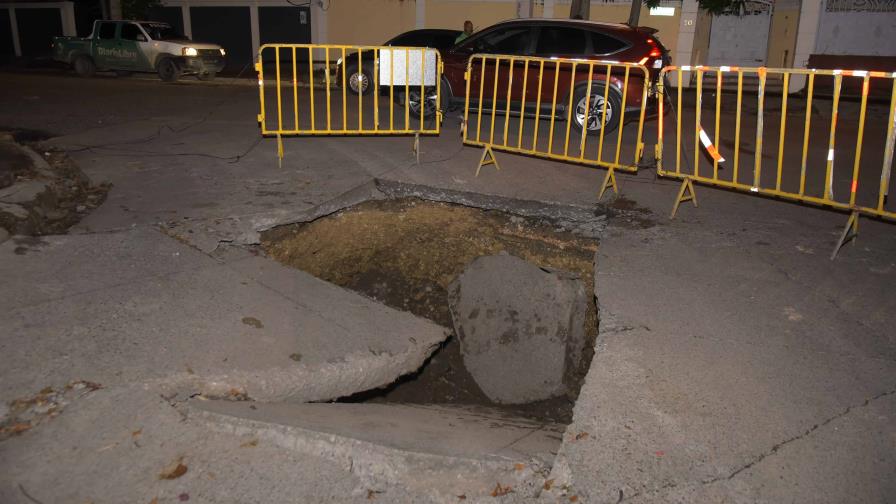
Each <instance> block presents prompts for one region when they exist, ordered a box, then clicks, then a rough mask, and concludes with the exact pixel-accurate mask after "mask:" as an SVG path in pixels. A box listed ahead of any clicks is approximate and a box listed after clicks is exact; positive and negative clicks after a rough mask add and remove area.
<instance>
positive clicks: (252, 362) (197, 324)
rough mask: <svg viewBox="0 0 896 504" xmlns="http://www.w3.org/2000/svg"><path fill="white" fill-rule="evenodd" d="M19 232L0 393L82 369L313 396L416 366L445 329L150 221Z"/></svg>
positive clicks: (182, 389)
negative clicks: (269, 276)
mask: <svg viewBox="0 0 896 504" xmlns="http://www.w3.org/2000/svg"><path fill="white" fill-rule="evenodd" d="M19 241H20V242H21V243H16V240H12V241H10V242H7V243H4V244H2V245H0V256H2V257H4V260H3V261H0V277H2V278H5V279H8V281H7V283H6V284H5V286H7V287H8V288H7V289H3V290H2V291H0V306H2V308H0V320H3V326H4V330H3V331H2V334H3V335H4V336H3V338H2V339H0V350H2V351H0V354H2V355H0V369H3V370H4V373H3V374H4V377H3V380H2V386H0V399H12V398H14V397H16V396H17V395H20V394H21V391H23V390H31V389H32V388H33V387H34V384H35V383H47V382H50V383H58V382H67V381H68V380H70V379H72V378H73V377H81V378H83V379H87V380H91V381H97V382H100V383H112V384H115V383H123V382H131V381H152V382H155V383H160V384H162V385H164V386H165V387H166V388H167V389H170V392H171V393H184V394H187V395H189V394H191V393H197V392H202V393H205V394H207V395H212V396H216V395H217V396H220V395H225V396H226V395H229V394H234V393H235V394H237V395H239V396H244V395H248V396H250V397H253V398H258V399H268V400H273V399H285V398H291V399H294V400H301V401H312V400H324V399H330V398H335V397H340V396H344V395H350V394H352V393H355V392H358V391H361V390H369V389H373V388H377V387H381V386H384V385H386V384H388V383H391V382H392V381H394V380H395V379H396V378H398V377H399V376H400V375H402V374H406V373H410V372H412V371H415V370H416V369H418V368H419V366H420V365H421V364H422V363H423V362H424V360H425V359H426V358H427V357H428V356H429V355H430V353H431V352H432V351H433V350H434V349H435V348H436V347H437V346H438V344H439V343H440V342H441V341H443V340H444V339H445V338H446V336H447V331H446V329H444V328H442V327H439V326H437V325H435V324H432V323H431V322H428V321H426V320H423V319H420V318H417V317H414V316H412V315H410V314H407V313H402V312H398V311H396V310H393V309H390V308H387V307H385V306H383V305H380V304H378V303H376V302H373V301H371V300H368V299H366V298H363V297H362V296H359V295H357V294H354V293H352V292H349V291H346V290H344V289H341V288H339V287H336V286H333V285H331V284H328V283H326V282H323V281H321V280H319V279H317V278H314V277H311V276H310V275H307V274H305V273H302V272H300V271H296V270H290V269H287V268H275V269H276V272H274V274H275V275H276V276H277V277H279V278H278V281H279V282H280V283H279V290H278V288H272V287H270V286H268V285H265V284H263V283H261V282H258V281H255V280H254V279H253V276H250V273H251V272H252V271H253V268H256V267H259V264H258V263H257V262H247V263H246V264H241V265H240V267H239V268H236V267H235V266H234V264H235V263H222V262H220V261H217V260H215V259H213V258H211V257H208V256H206V255H204V254H202V253H200V252H198V251H196V250H195V249H192V248H190V247H188V246H186V245H184V244H182V243H179V242H177V241H176V240H174V239H172V238H170V237H167V236H165V235H163V234H162V233H159V232H157V231H154V230H148V229H136V230H134V231H131V232H127V233H110V234H93V235H69V236H61V237H44V238H41V239H40V240H33V243H32V242H27V243H26V242H22V241H21V240H19ZM29 243H32V244H31V245H29ZM260 260H261V261H262V262H264V261H265V260H264V259H260ZM271 263H272V264H273V261H271ZM277 266H279V265H277ZM36 285H39V286H40V287H39V288H35V286H36ZM287 291H288V295H287V294H283V293H282V292H287ZM73 341H77V342H78V343H77V344H73V343H72V342H73ZM25 342H27V344H25ZM234 391H235V392H234Z"/></svg>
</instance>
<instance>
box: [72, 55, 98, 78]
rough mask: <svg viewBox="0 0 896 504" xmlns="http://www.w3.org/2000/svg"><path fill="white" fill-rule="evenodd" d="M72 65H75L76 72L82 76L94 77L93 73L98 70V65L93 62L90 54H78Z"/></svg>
mask: <svg viewBox="0 0 896 504" xmlns="http://www.w3.org/2000/svg"><path fill="white" fill-rule="evenodd" d="M72 66H73V67H75V72H76V73H77V74H78V75H80V76H81V77H93V74H94V73H95V72H96V65H94V64H93V60H92V59H90V56H78V57H77V58H75V61H74V62H73V63H72Z"/></svg>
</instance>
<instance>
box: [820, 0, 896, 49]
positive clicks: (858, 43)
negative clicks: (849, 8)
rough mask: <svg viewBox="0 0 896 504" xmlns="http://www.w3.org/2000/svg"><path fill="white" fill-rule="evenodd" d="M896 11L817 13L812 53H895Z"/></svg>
mask: <svg viewBox="0 0 896 504" xmlns="http://www.w3.org/2000/svg"><path fill="white" fill-rule="evenodd" d="M894 36H896V12H824V11H822V13H821V23H819V29H818V35H817V38H816V39H815V53H816V54H836V55H841V56H896V41H894V39H893V37H894Z"/></svg>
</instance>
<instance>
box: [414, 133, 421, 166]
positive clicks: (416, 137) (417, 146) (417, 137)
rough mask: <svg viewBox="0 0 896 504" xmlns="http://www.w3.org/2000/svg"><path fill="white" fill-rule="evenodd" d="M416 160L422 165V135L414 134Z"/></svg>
mask: <svg viewBox="0 0 896 504" xmlns="http://www.w3.org/2000/svg"><path fill="white" fill-rule="evenodd" d="M414 158H416V159H417V164H418V165H419V164H420V133H414Z"/></svg>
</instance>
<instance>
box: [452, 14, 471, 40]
mask: <svg viewBox="0 0 896 504" xmlns="http://www.w3.org/2000/svg"><path fill="white" fill-rule="evenodd" d="M472 34H473V22H472V21H470V20H469V19H468V20H466V21H464V31H463V32H462V33H461V34H460V35H458V36H457V38H456V39H454V43H455V44H459V43H461V42H462V41H463V40H464V39H465V38H467V37H469V36H470V35H472Z"/></svg>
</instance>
